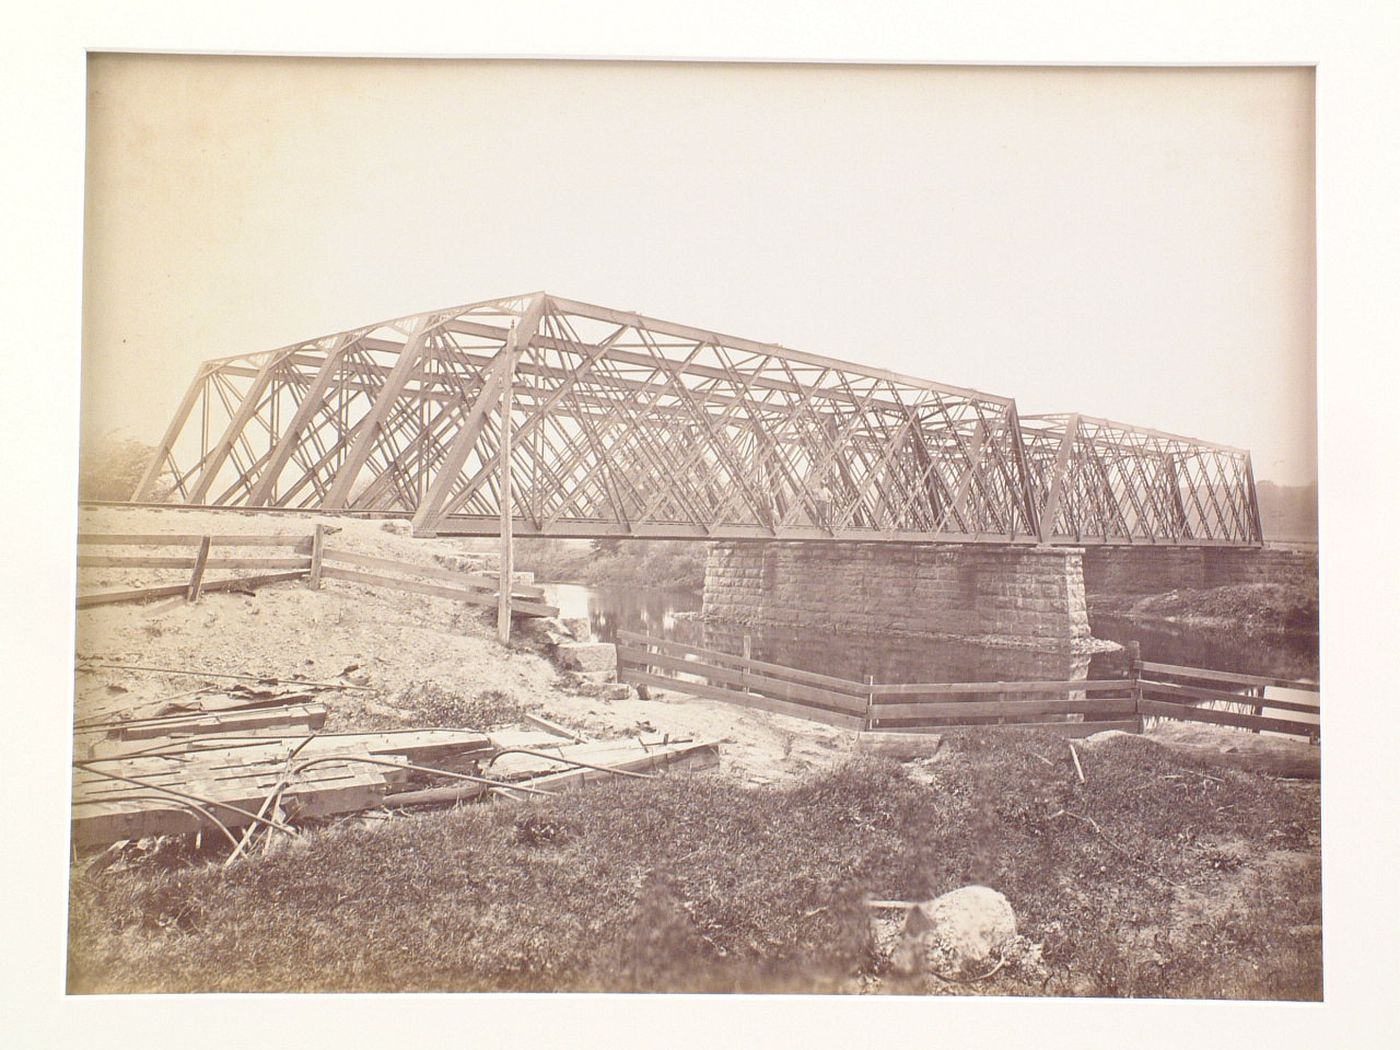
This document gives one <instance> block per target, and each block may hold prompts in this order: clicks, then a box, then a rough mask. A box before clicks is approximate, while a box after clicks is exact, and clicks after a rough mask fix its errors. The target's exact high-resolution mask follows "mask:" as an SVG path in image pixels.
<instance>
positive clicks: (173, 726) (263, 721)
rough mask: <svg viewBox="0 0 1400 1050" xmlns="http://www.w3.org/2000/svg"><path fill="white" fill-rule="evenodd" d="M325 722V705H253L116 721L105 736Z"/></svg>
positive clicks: (229, 730)
mask: <svg viewBox="0 0 1400 1050" xmlns="http://www.w3.org/2000/svg"><path fill="white" fill-rule="evenodd" d="M325 724H326V705H325V704H288V705H286V706H283V707H257V708H253V709H251V710H248V711H223V712H211V713H208V714H205V713H203V712H198V713H195V714H189V715H172V716H170V717H168V718H146V719H142V720H140V721H139V722H136V721H134V722H126V723H118V724H117V725H116V726H113V727H111V728H110V729H109V730H108V731H107V733H106V734H105V735H107V736H113V737H118V738H120V739H123V740H142V739H147V738H150V737H160V736H175V735H181V734H200V733H236V732H246V731H247V730H249V729H255V728H258V727H262V726H286V727H288V728H290V727H292V726H302V727H304V728H307V729H320V728H321V726H323V725H325Z"/></svg>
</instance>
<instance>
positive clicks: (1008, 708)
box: [617, 631, 1321, 740]
mask: <svg viewBox="0 0 1400 1050" xmlns="http://www.w3.org/2000/svg"><path fill="white" fill-rule="evenodd" d="M745 650H746V654H745V655H742V656H740V655H736V654H734V653H726V652H723V651H721V650H718V649H707V648H704V647H702V646H696V645H689V644H686V643H683V642H678V641H673V640H671V639H665V638H656V637H652V636H649V635H644V634H637V633H634V632H631V631H619V632H618V642H617V671H618V680H619V681H622V682H626V683H629V684H631V685H636V686H644V687H647V688H654V689H670V690H674V691H676V692H680V693H687V694H689V695H691V696H698V697H705V698H708V699H712V700H722V701H725V702H726V703H732V704H737V705H739V706H742V707H751V708H755V709H758V710H763V711H773V712H776V713H778V714H784V715H791V716H793V717H796V718H805V719H808V720H811V721H816V722H824V723H826V724H828V725H835V726H841V727H843V728H847V729H857V730H867V731H872V732H882V731H883V732H942V731H944V730H947V729H957V728H967V727H974V726H977V727H988V726H992V727H997V728H1008V729H1018V728H1027V729H1042V730H1050V731H1053V732H1058V733H1062V734H1064V735H1068V736H1087V735H1089V734H1092V733H1100V732H1103V731H1105V730H1109V729H1119V730H1124V731H1127V732H1140V731H1141V730H1142V728H1143V726H1144V723H1150V722H1152V721H1153V720H1158V719H1168V720H1175V721H1183V722H1199V723H1205V724H1208V725H1214V726H1226V727H1230V728H1236V729H1245V730H1252V731H1254V732H1269V733H1282V734H1287V735H1290V736H1300V737H1305V738H1307V739H1310V740H1317V739H1318V738H1319V736H1320V734H1321V722H1320V706H1319V703H1318V696H1319V694H1318V685H1317V684H1316V683H1313V682H1300V681H1291V680H1287V679H1281V678H1266V677H1261V676H1257V675H1241V674H1235V673H1232V672H1226V671H1215V670H1209V669H1206V668H1199V667H1182V666H1178V665H1174V664H1157V663H1144V662H1142V661H1136V660H1135V661H1132V662H1131V663H1130V665H1129V666H1128V668H1127V673H1126V674H1125V675H1124V676H1123V677H1121V678H1099V679H1083V678H1080V679H1070V680H1067V681H1029V682H916V683H905V682H899V683H887V684H881V683H877V682H875V681H873V680H871V679H867V680H866V681H864V682H857V681H854V680H852V679H847V678H839V677H835V676H832V675H822V674H816V673H814V672H811V671H804V670H801V669H798V668H793V667H784V666H782V665H780V664H774V663H768V662H765V661H761V660H755V659H753V658H752V657H751V656H750V655H747V654H748V651H749V650H750V646H749V643H748V640H747V639H745ZM1203 683H1204V684H1203Z"/></svg>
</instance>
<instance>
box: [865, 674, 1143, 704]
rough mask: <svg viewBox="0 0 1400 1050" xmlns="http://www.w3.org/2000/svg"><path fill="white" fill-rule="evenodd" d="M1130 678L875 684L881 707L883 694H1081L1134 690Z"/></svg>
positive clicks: (876, 702)
mask: <svg viewBox="0 0 1400 1050" xmlns="http://www.w3.org/2000/svg"><path fill="white" fill-rule="evenodd" d="M1132 688H1133V682H1132V680H1131V679H1128V678H1097V679H1093V678H1086V679H1081V680H1077V681H1067V682H930V683H926V684H918V683H911V684H894V685H876V686H874V687H873V692H874V694H875V704H876V706H877V707H878V706H879V705H880V704H881V703H882V701H881V699H880V698H881V697H882V696H945V695H948V694H955V693H969V694H978V693H1077V692H1084V691H1089V692H1093V691H1096V690H1097V691H1104V690H1110V689H1114V690H1123V691H1124V692H1127V691H1130V690H1131V689H1132Z"/></svg>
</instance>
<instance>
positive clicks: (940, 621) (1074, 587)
mask: <svg viewBox="0 0 1400 1050" xmlns="http://www.w3.org/2000/svg"><path fill="white" fill-rule="evenodd" d="M703 615H704V617H705V619H706V620H708V621H716V622H729V623H752V624H767V625H774V626H782V627H810V628H822V629H835V630H843V631H850V632H852V633H860V634H871V635H875V634H896V635H906V636H911V637H919V636H922V637H928V638H957V639H964V640H970V641H976V642H981V643H984V644H988V645H998V646H1011V647H1015V648H1021V649H1032V650H1039V651H1042V652H1054V653H1068V652H1079V651H1084V650H1086V649H1088V648H1089V647H1090V646H1091V645H1092V640H1091V638H1090V634H1089V615H1088V609H1087V606H1086V603H1085V592H1084V568H1083V552H1082V551H1081V550H1079V549H1078V548H1067V547H1009V546H1007V547H993V546H986V547H979V546H971V545H955V544H918V545H904V544H900V545H895V544H877V543H782V542H758V543H736V542H716V543H712V544H710V547H709V556H708V559H707V562H706V566H705V594H704V612H703Z"/></svg>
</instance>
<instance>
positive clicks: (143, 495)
mask: <svg viewBox="0 0 1400 1050" xmlns="http://www.w3.org/2000/svg"><path fill="white" fill-rule="evenodd" d="M208 375H209V366H208V365H201V366H200V367H199V370H198V371H197V372H196V373H195V375H194V379H193V380H191V381H190V388H189V389H188V390H186V391H185V397H184V399H183V400H182V401H181V402H180V407H179V408H177V409H176V410H175V418H174V419H172V420H171V421H170V425H169V426H168V427H166V428H165V436H164V437H162V438H161V439H160V447H159V448H157V449H156V454H155V458H154V459H152V460H151V462H150V463H149V464H147V466H146V471H145V473H144V474H142V475H141V480H140V481H138V482H137V483H136V488H135V489H134V490H133V491H132V493H131V498H132V500H133V501H138V502H139V501H140V500H144V499H147V498H148V497H149V496H150V495H151V489H152V488H154V487H155V483H156V479H157V478H159V477H160V472H161V470H163V469H164V467H165V461H166V460H168V459H169V458H170V453H171V452H172V451H173V450H174V448H175V442H176V441H178V440H179V439H180V432H181V431H182V430H184V429H185V423H186V422H187V421H188V420H189V418H190V413H191V412H193V411H194V403H195V402H196V401H198V400H199V395H200V394H201V393H202V392H203V391H204V382H205V380H206V378H207V377H208ZM203 451H204V450H203V449H200V452H203Z"/></svg>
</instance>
